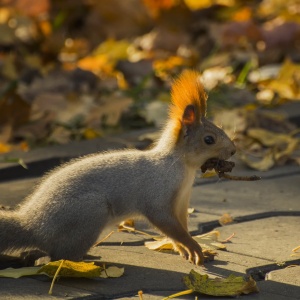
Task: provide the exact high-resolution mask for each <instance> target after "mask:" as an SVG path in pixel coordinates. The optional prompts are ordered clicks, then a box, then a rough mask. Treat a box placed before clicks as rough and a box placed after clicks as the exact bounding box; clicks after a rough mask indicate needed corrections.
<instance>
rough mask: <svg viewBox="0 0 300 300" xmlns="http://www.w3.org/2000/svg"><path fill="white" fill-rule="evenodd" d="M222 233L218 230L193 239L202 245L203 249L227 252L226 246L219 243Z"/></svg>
mask: <svg viewBox="0 0 300 300" xmlns="http://www.w3.org/2000/svg"><path fill="white" fill-rule="evenodd" d="M219 237H220V232H219V231H217V230H213V231H210V232H208V233H205V234H201V235H197V236H193V239H194V240H195V241H196V242H197V243H199V244H200V245H201V247H202V248H203V249H208V250H217V249H220V250H226V246H225V245H224V244H222V243H221V242H219Z"/></svg>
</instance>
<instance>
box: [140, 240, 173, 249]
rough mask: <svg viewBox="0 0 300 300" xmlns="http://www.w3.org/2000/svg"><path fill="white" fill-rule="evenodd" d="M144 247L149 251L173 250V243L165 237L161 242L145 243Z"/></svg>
mask: <svg viewBox="0 0 300 300" xmlns="http://www.w3.org/2000/svg"><path fill="white" fill-rule="evenodd" d="M145 246H146V247H147V248H148V249H150V250H156V251H161V250H174V246H173V242H172V240H171V239H169V238H167V237H165V238H163V239H162V240H158V241H151V242H145Z"/></svg>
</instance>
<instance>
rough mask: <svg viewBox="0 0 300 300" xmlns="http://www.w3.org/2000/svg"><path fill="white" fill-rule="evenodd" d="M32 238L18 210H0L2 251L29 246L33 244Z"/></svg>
mask: <svg viewBox="0 0 300 300" xmlns="http://www.w3.org/2000/svg"><path fill="white" fill-rule="evenodd" d="M32 239H33V237H31V236H30V234H28V232H27V230H26V229H25V228H24V226H23V225H22V222H21V221H20V218H19V216H18V212H17V211H5V210H0V253H2V252H11V251H13V250H17V249H26V248H29V247H31V246H33V245H32V244H33V241H32Z"/></svg>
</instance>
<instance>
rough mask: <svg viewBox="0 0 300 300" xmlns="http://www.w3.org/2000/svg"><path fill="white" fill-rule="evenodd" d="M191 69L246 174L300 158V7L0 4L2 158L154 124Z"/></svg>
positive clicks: (274, 2) (193, 1) (263, 0)
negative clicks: (172, 89) (180, 78)
mask: <svg viewBox="0 0 300 300" xmlns="http://www.w3.org/2000/svg"><path fill="white" fill-rule="evenodd" d="M186 68H193V69H196V70H199V71H200V72H201V74H202V75H201V79H202V81H203V83H204V85H205V87H206V90H207V91H208V94H209V110H208V116H209V117H211V118H213V119H214V121H215V123H216V124H218V125H220V126H222V127H223V128H224V129H225V130H226V131H227V132H228V134H229V135H230V136H231V137H232V138H234V140H235V143H236V144H237V146H238V149H239V150H240V151H239V153H240V158H241V159H242V160H243V161H244V162H245V163H246V164H247V165H248V166H250V167H252V168H255V169H259V170H267V169H269V168H271V167H273V166H274V165H278V164H279V165H280V164H285V163H290V162H293V163H299V162H300V159H299V151H298V150H299V131H298V129H297V122H299V118H300V106H299V105H298V104H299V103H300V102H299V100H300V0H253V1H250V0H249V1H245V0H201V1H200V0H110V1H106V0H98V1H97V0H75V1H74V0H64V1H60V0H39V1H37V0H1V1H0V78H1V80H0V153H6V152H10V151H12V150H16V149H21V150H24V151H27V150H28V149H30V148H33V147H37V146H42V145H48V144H52V143H59V144H64V143H68V142H69V141H72V140H81V139H92V138H97V137H101V136H103V135H107V134H110V133H112V132H120V131H122V130H128V129H133V128H145V127H148V126H157V127H159V126H161V125H162V123H163V122H164V120H165V119H166V116H167V105H168V103H169V100H170V96H169V89H170V85H171V83H172V79H173V78H174V76H176V75H177V74H179V73H180V71H181V70H183V69H186ZM286 107H288V108H289V107H291V108H289V110H290V111H292V112H293V113H295V112H296V111H297V110H298V111H299V113H298V118H296V119H295V120H296V122H291V118H290V119H289V118H288V117H290V116H289V115H284V114H282V113H281V112H282V111H285V108H286ZM282 108H283V109H282ZM295 120H294V121H295ZM298 125H299V123H298Z"/></svg>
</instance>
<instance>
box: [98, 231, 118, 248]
mask: <svg viewBox="0 0 300 300" xmlns="http://www.w3.org/2000/svg"><path fill="white" fill-rule="evenodd" d="M113 233H114V230H113V231H111V232H110V233H109V234H108V235H107V236H105V237H104V238H103V239H102V240H100V241H99V242H97V243H96V244H95V245H94V246H93V247H97V246H99V245H100V244H101V243H103V242H104V241H105V240H107V239H108V238H109V237H110V236H111V235H112V234H113Z"/></svg>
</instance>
